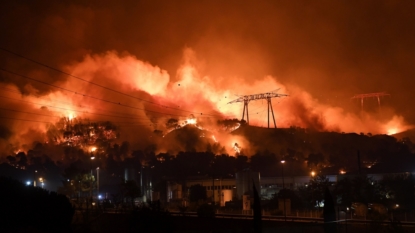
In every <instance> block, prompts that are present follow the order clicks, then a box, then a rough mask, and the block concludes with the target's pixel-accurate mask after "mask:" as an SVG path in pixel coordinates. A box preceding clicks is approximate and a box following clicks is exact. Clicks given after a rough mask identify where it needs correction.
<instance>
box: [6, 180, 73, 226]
mask: <svg viewBox="0 0 415 233" xmlns="http://www.w3.org/2000/svg"><path fill="white" fill-rule="evenodd" d="M0 187H1V192H0V206H1V212H2V213H3V214H2V217H1V218H0V232H28V231H29V229H30V231H31V232H32V231H33V232H51V233H52V232H71V222H72V217H73V214H74V209H73V207H72V206H71V204H70V202H69V200H68V198H67V197H65V196H64V195H59V194H57V193H55V192H48V191H46V190H44V189H41V188H39V187H33V186H25V185H24V184H22V183H20V182H19V181H16V180H12V179H10V178H5V177H0Z"/></svg>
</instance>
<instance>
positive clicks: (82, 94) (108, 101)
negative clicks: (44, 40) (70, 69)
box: [0, 68, 214, 117]
mask: <svg viewBox="0 0 415 233" xmlns="http://www.w3.org/2000/svg"><path fill="white" fill-rule="evenodd" d="M0 70H2V71H3V72H6V73H9V74H13V75H16V76H19V77H22V78H26V79H30V80H33V81H36V82H39V83H42V84H45V85H49V86H52V87H55V88H57V89H61V90H64V91H67V92H70V93H73V94H75V95H81V96H83V97H88V98H91V99H95V100H99V101H103V102H106V103H110V104H115V105H117V106H123V107H127V108H132V109H136V110H140V111H144V112H151V113H155V114H162V115H171V116H181V117H187V116H184V115H178V114H171V113H165V112H158V111H153V110H146V109H142V108H137V107H134V106H130V105H125V104H121V102H115V101H111V100H106V99H102V98H98V97H95V96H92V95H88V94H84V93H78V92H76V91H73V90H70V89H67V88H64V87H60V86H57V85H54V84H50V83H47V82H44V81H40V80H37V79H34V78H31V77H27V76H25V75H21V74H18V73H15V72H12V71H9V70H6V69H3V68H0ZM200 114H201V115H203V113H200ZM208 116H212V117H213V116H214V115H208Z"/></svg>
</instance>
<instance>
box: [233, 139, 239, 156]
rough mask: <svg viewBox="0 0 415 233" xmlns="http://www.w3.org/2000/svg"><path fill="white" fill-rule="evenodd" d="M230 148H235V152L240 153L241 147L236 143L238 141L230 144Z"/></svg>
mask: <svg viewBox="0 0 415 233" xmlns="http://www.w3.org/2000/svg"><path fill="white" fill-rule="evenodd" d="M232 148H233V149H234V150H235V153H237V154H240V153H241V147H240V146H239V145H238V143H236V142H235V143H234V144H233V145H232Z"/></svg>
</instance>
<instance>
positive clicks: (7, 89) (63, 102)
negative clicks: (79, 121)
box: [0, 87, 158, 119]
mask: <svg viewBox="0 0 415 233" xmlns="http://www.w3.org/2000/svg"><path fill="white" fill-rule="evenodd" d="M0 89H2V90H5V91H8V92H13V93H17V94H21V92H19V91H16V90H13V89H10V88H6V87H0ZM36 98H38V99H45V100H47V101H49V102H52V103H62V104H67V105H73V103H69V102H65V101H56V100H55V101H50V100H49V99H47V98H42V97H38V96H36ZM76 107H77V108H85V109H91V107H87V106H76ZM93 109H94V110H101V111H103V112H108V113H111V114H118V112H112V111H108V110H104V109H101V108H97V107H95V106H94V107H93ZM68 110H69V109H68ZM122 114H123V115H129V116H134V115H132V114H129V113H122ZM118 116H120V117H124V116H121V115H118ZM132 118H134V119H146V118H142V117H132ZM156 118H158V117H156Z"/></svg>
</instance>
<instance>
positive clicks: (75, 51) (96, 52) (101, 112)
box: [0, 0, 415, 151]
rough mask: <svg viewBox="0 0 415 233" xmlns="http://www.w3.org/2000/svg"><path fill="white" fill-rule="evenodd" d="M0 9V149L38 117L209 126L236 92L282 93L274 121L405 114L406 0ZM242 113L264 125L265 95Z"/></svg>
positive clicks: (408, 90)
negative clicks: (370, 95) (360, 97)
mask: <svg viewBox="0 0 415 233" xmlns="http://www.w3.org/2000/svg"><path fill="white" fill-rule="evenodd" d="M3 5H4V7H2V8H1V9H0V13H1V14H0V15H1V16H0V17H1V20H0V29H1V31H2V36H1V37H0V47H1V48H2V50H0V61H1V65H0V68H1V69H2V70H1V71H0V81H1V83H0V89H1V90H2V93H1V94H0V95H1V97H0V98H1V100H2V101H1V106H0V107H1V109H0V116H1V117H2V127H1V128H0V131H1V133H0V137H1V141H0V144H1V147H2V148H6V149H5V150H9V151H10V150H14V151H16V150H18V149H19V148H21V147H22V146H23V145H29V146H27V147H30V145H31V144H32V143H33V141H40V142H43V141H47V140H48V139H47V136H46V135H45V132H46V131H47V129H48V124H51V123H52V124H53V123H55V122H56V121H58V120H59V118H60V117H71V118H72V117H78V118H85V119H89V120H91V121H111V122H114V124H116V125H118V126H119V127H120V130H121V139H120V140H131V141H133V142H134V144H136V145H145V144H148V143H150V142H151V141H152V140H153V139H152V138H151V137H152V134H153V133H152V132H153V131H154V130H162V131H165V130H166V128H165V127H166V126H165V125H166V121H167V120H168V119H170V118H177V119H179V120H180V121H184V120H186V118H188V117H189V116H190V115H191V114H192V115H193V116H194V117H195V118H197V120H198V124H200V125H203V127H204V128H206V129H212V128H213V127H214V125H215V123H216V121H217V120H220V119H225V118H238V119H240V118H241V114H242V106H243V105H242V104H228V102H230V101H231V100H234V99H236V98H238V96H239V95H247V94H256V93H264V92H270V91H273V90H276V89H278V92H279V93H284V94H288V95H289V97H284V98H275V99H273V100H272V101H273V109H274V113H275V118H276V122H277V126H278V127H290V126H299V127H305V128H310V129H313V130H318V131H337V132H358V133H360V132H365V133H368V132H370V133H373V134H375V133H376V134H394V133H398V132H401V131H404V130H407V129H410V128H412V125H414V124H415V110H414V109H413V108H412V107H411V105H410V103H411V102H410V101H411V100H412V99H414V98H415V92H413V91H412V88H413V87H414V86H415V79H413V77H414V75H415V70H414V69H413V65H414V64H415V57H414V56H413V54H415V45H414V43H413V41H415V26H414V24H413V23H412V22H414V21H415V15H414V14H412V9H414V7H415V4H414V3H413V2H411V1H402V2H396V1H376V2H371V1H313V2H293V1H244V2H243V3H242V2H241V1H225V2H224V1H167V2H166V1H122V2H117V3H115V2H114V1H59V2H50V1H35V2H34V1H24V0H22V1H6V2H5V3H3ZM10 52H12V53H10ZM13 53H15V54H13ZM16 54H20V55H22V56H24V57H26V58H30V59H33V60H34V61H36V62H40V63H42V64H47V65H48V66H51V67H56V68H58V69H59V70H61V71H64V72H66V73H69V74H71V75H73V76H75V77H73V76H68V75H65V74H62V73H60V72H56V71H54V70H51V69H48V68H47V67H45V66H42V65H39V64H36V63H34V62H32V61H29V60H27V59H24V58H22V57H19V56H16ZM79 78H81V79H83V80H80V79H79ZM34 79H35V80H38V81H35V80H34ZM39 81H41V82H39ZM42 82H43V83H42ZM45 83H49V84H52V85H54V86H51V85H46V84H45ZM96 84H98V85H96ZM102 87H105V88H102ZM114 90H115V91H114ZM381 91H385V92H387V93H389V94H390V97H382V98H381V108H380V109H379V108H378V106H377V100H376V99H374V98H372V99H365V102H364V106H363V111H362V110H361V105H360V100H351V97H352V96H353V95H355V94H361V93H373V92H381ZM132 96H133V97H132ZM249 115H250V124H251V125H256V126H262V127H266V126H267V124H268V123H267V104H266V101H265V100H259V101H253V102H251V103H250V104H249ZM271 126H273V124H271ZM212 132H215V130H214V129H212ZM216 137H218V138H220V139H221V140H222V141H226V142H224V144H226V145H227V146H230V145H231V144H232V143H233V140H232V139H231V138H229V139H227V138H223V137H225V136H218V135H216ZM229 137H231V136H229ZM239 140H242V141H243V139H239ZM247 143H248V142H246V144H247ZM166 150H168V148H166Z"/></svg>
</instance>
